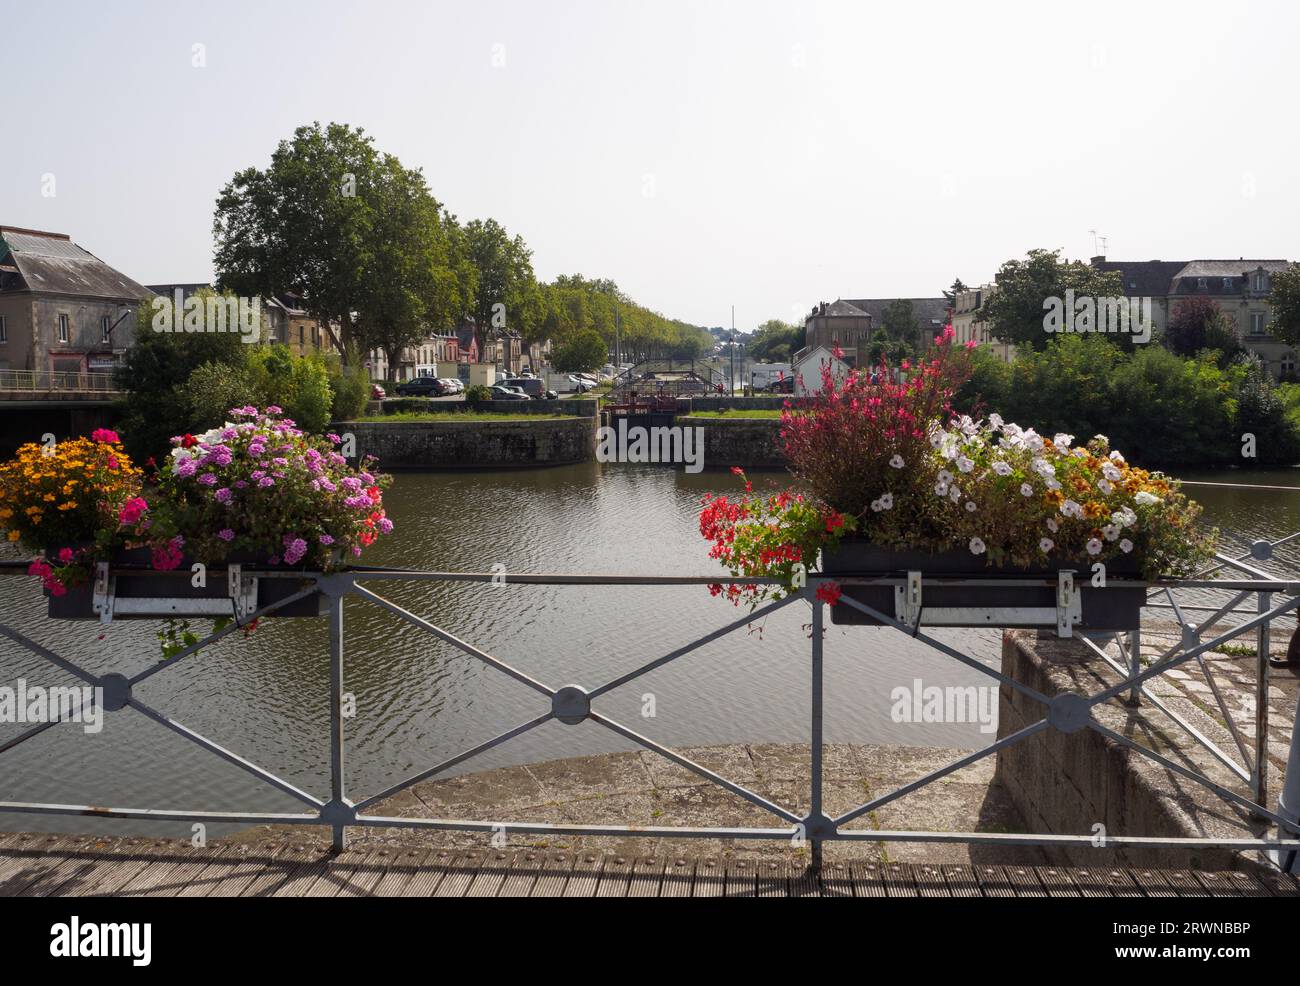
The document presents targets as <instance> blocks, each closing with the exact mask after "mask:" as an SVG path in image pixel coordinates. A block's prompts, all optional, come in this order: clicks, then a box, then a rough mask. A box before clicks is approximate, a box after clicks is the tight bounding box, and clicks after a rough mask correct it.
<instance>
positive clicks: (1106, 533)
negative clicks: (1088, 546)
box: [1101, 524, 1119, 541]
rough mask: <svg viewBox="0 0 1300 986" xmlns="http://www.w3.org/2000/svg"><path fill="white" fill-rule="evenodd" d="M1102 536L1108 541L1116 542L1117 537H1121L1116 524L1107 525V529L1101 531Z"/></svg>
mask: <svg viewBox="0 0 1300 986" xmlns="http://www.w3.org/2000/svg"><path fill="white" fill-rule="evenodd" d="M1101 536H1102V537H1104V538H1105V539H1106V540H1107V541H1114V540H1115V539H1116V538H1117V537H1119V528H1118V527H1116V526H1115V525H1114V524H1107V525H1106V526H1105V527H1103V528H1102V529H1101Z"/></svg>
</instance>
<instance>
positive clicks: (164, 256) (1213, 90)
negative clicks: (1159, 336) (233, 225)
mask: <svg viewBox="0 0 1300 986" xmlns="http://www.w3.org/2000/svg"><path fill="white" fill-rule="evenodd" d="M0 7H2V8H3V9H2V10H0V24H3V34H4V44H3V50H4V54H3V77H4V92H5V94H6V100H5V103H6V109H5V116H6V125H5V128H4V136H3V138H0V225H12V226H22V227H30V228H37V229H44V230H53V231H58V232H63V233H68V234H70V235H71V236H72V237H73V239H74V240H76V241H77V242H78V243H79V244H81V245H82V246H83V247H85V248H86V249H88V250H90V251H91V252H92V253H95V254H96V255H97V256H99V257H101V258H102V259H104V260H105V261H107V262H108V263H110V264H112V265H113V266H115V267H117V268H118V269H120V270H122V271H123V272H125V273H126V274H128V275H130V276H131V277H133V278H135V280H137V281H139V282H141V283H145V284H150V283H166V282H191V281H206V280H210V279H211V278H212V276H213V270H212V212H213V206H214V202H215V199H216V196H217V193H218V191H219V190H220V188H221V186H222V185H223V184H224V183H225V182H226V181H228V180H229V179H230V177H231V176H232V175H233V174H234V173H235V172H236V171H238V170H240V169H243V168H246V167H249V166H257V167H265V166H266V165H267V164H268V163H269V160H270V155H271V153H272V151H273V150H274V148H275V146H276V144H277V143H278V142H279V141H280V140H283V139H286V138H288V137H290V136H291V135H292V133H293V131H294V129H295V128H296V127H298V126H300V125H302V124H305V123H310V122H312V121H315V120H319V121H321V122H322V123H324V122H329V121H336V122H341V123H348V124H351V125H352V126H354V127H361V128H363V129H364V130H365V131H366V132H367V133H369V134H371V135H372V136H373V137H374V138H375V141H376V144H377V146H378V147H379V148H380V149H381V150H384V151H388V152H390V153H393V154H395V155H397V156H398V157H399V158H400V159H401V160H402V162H403V163H404V164H406V165H408V166H413V167H419V168H421V169H422V170H423V172H424V174H425V177H426V178H427V180H428V182H429V185H430V187H431V189H432V191H433V194H434V195H435V196H436V197H437V198H438V199H439V200H440V201H441V202H443V203H444V204H445V205H446V206H447V207H448V208H449V209H450V210H451V211H452V212H453V213H455V214H456V215H457V216H458V217H459V218H460V219H461V220H469V219H473V218H485V217H489V216H491V217H493V218H495V219H497V220H498V221H499V222H501V223H502V224H503V225H504V226H505V227H506V228H507V229H508V230H509V231H510V232H511V233H519V234H521V235H522V236H523V238H524V239H525V240H526V241H527V243H528V245H529V246H530V247H531V249H532V251H533V265H534V268H535V270H536V272H537V274H538V276H539V277H541V278H543V279H546V280H549V279H551V278H553V277H555V276H556V275H558V274H566V273H582V274H584V275H586V276H588V277H608V278H612V279H613V280H615V281H617V282H618V284H619V286H620V287H621V288H622V289H623V290H624V291H625V292H626V293H627V294H629V295H630V296H631V297H632V298H634V299H635V300H636V301H638V302H639V303H641V304H644V305H646V306H648V307H650V308H653V309H655V310H657V311H660V312H662V313H663V314H664V315H667V316H669V317H674V318H681V319H684V320H686V321H689V322H694V323H696V324H701V325H726V324H730V319H731V310H732V306H733V305H734V307H735V320H736V325H737V327H738V328H741V329H750V328H753V327H754V326H755V325H757V324H759V323H761V322H763V321H765V320H767V319H770V318H778V319H782V320H785V321H796V320H802V317H803V314H804V313H805V312H806V311H807V310H808V309H809V308H811V306H812V305H813V304H814V303H816V302H818V301H823V300H825V301H830V300H834V299H836V298H840V297H844V298H862V297H872V298H883V297H899V296H904V297H936V296H938V295H939V293H940V291H941V290H942V289H943V288H945V287H946V286H948V285H950V284H951V283H952V281H953V279H954V278H956V277H960V278H961V279H962V280H963V281H965V282H966V283H968V284H972V285H974V284H978V283H982V282H985V281H989V280H992V277H993V275H994V273H995V272H996V270H997V268H998V267H999V266H1000V265H1001V263H1003V262H1004V261H1005V260H1008V259H1011V258H1013V257H1018V256H1023V255H1024V254H1025V253H1026V251H1028V250H1029V249H1031V248H1034V247H1045V248H1059V249H1061V250H1062V251H1063V252H1064V255H1065V256H1066V257H1068V258H1087V257H1089V256H1092V255H1093V254H1094V252H1100V244H1099V242H1098V241H1097V240H1096V239H1095V238H1094V234H1093V232H1092V231H1096V234H1097V235H1098V236H1104V237H1105V238H1106V249H1105V253H1106V255H1107V256H1108V257H1110V258H1111V259H1121V260H1124V259H1128V260H1152V259H1163V260H1184V259H1186V260H1190V259H1197V258H1235V257H1247V258H1254V259H1261V258H1286V259H1300V246H1298V245H1297V242H1296V233H1295V231H1296V230H1297V229H1300V192H1298V191H1297V189H1296V182H1295V173H1296V172H1295V162H1296V161H1298V160H1300V127H1297V126H1296V125H1295V99H1294V97H1295V93H1296V86H1297V77H1296V61H1295V54H1294V47H1295V39H1296V38H1297V37H1300V5H1298V4H1295V3H1293V2H1279V3H1235V4H1232V5H1223V4H1196V3H1186V2H1182V3H1176V4H1175V3H1143V4H1138V3H1133V2H1127V3H1104V2H1103V3H1088V4H1069V5H1064V4H1043V3H1029V4H1016V3H999V2H992V0H991V2H986V3H978V4H975V3H969V2H965V3H955V4H940V3H933V4H931V3H920V2H909V3H902V4H880V3H847V2H845V3H830V2H827V3H818V2H807V0H790V2H785V3H776V2H771V3H761V2H746V3H723V2H709V0H697V2H695V3H677V2H673V0H654V2H647V3H631V2H619V0H605V2H592V3H586V2H564V0H553V2H536V0H534V2H480V0H475V2H472V3H466V2H464V0H457V2H448V3H442V2H437V3H434V2H425V3H416V2H382V0H376V2H366V3H358V2H356V0H350V2H336V0H311V2H298V0H279V2H273V0H262V2H260V3H244V2H240V0H223V2H221V3H215V2H208V3H196V2H183V0H182V2H158V3H153V2H136V3H132V2H121V3H111V4H110V3H104V2H103V0H95V2H77V3H73V2H60V0H42V2H41V3H28V2H21V0H0ZM196 46H201V47H196Z"/></svg>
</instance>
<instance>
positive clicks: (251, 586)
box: [226, 565, 257, 620]
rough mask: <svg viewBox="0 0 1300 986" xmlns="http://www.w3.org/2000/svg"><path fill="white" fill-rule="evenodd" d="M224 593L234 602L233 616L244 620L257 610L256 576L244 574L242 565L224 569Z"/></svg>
mask: <svg viewBox="0 0 1300 986" xmlns="http://www.w3.org/2000/svg"><path fill="white" fill-rule="evenodd" d="M226 594H227V595H228V596H230V598H231V599H233V600H234V602H235V616H236V617H237V618H238V619H240V620H244V619H247V617H248V614H249V613H252V612H255V611H256V610H257V577H256V576H254V575H249V576H245V575H244V569H243V566H242V565H230V566H229V567H228V568H227V569H226Z"/></svg>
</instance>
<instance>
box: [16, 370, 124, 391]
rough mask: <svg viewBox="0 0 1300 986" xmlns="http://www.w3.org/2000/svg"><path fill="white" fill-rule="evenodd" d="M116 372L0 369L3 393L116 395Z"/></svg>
mask: <svg viewBox="0 0 1300 986" xmlns="http://www.w3.org/2000/svg"><path fill="white" fill-rule="evenodd" d="M117 392H118V388H117V387H116V386H115V385H114V383H113V374H112V373H105V372H88V373H70V372H61V371H54V370H0V393H17V394H48V393H59V394H115V393H117Z"/></svg>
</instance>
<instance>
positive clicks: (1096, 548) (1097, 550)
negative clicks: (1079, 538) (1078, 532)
mask: <svg viewBox="0 0 1300 986" xmlns="http://www.w3.org/2000/svg"><path fill="white" fill-rule="evenodd" d="M1088 554H1090V555H1099V554H1101V542H1100V541H1098V540H1097V539H1096V538H1091V539H1090V540H1089V541H1088Z"/></svg>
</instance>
